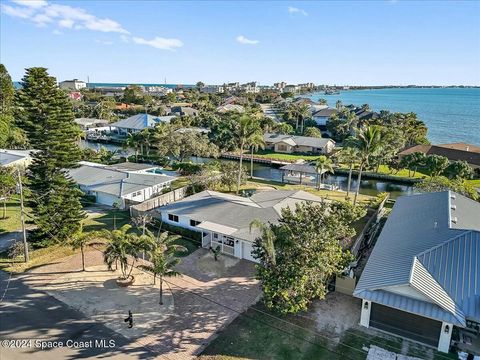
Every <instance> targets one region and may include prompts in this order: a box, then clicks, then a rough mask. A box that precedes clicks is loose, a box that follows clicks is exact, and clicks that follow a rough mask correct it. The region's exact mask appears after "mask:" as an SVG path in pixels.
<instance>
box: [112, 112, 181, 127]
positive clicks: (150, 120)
mask: <svg viewBox="0 0 480 360" xmlns="http://www.w3.org/2000/svg"><path fill="white" fill-rule="evenodd" d="M174 117H175V116H152V115H150V114H137V115H133V116H130V117H129V118H126V119H123V120H120V121H117V122H114V123H113V124H110V126H112V127H117V128H121V129H132V130H143V129H146V128H150V127H154V126H155V125H156V124H158V123H161V122H170V120H171V119H173V118H174Z"/></svg>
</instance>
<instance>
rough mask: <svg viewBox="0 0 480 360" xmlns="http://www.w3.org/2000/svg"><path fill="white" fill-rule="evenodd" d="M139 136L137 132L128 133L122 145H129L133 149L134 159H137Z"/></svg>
mask: <svg viewBox="0 0 480 360" xmlns="http://www.w3.org/2000/svg"><path fill="white" fill-rule="evenodd" d="M140 143H141V136H140V134H139V133H128V135H127V138H126V140H125V143H124V147H131V148H133V149H134V150H135V161H136V162H137V161H138V150H139V148H140Z"/></svg>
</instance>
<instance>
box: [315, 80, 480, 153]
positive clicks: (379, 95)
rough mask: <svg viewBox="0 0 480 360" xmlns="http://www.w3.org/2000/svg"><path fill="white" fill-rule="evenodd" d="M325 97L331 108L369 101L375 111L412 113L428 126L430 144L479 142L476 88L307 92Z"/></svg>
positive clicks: (479, 109) (479, 95)
mask: <svg viewBox="0 0 480 360" xmlns="http://www.w3.org/2000/svg"><path fill="white" fill-rule="evenodd" d="M308 97H309V98H311V99H312V100H315V101H317V100H318V99H320V98H323V99H326V100H327V102H328V105H330V106H332V107H335V103H336V101H337V100H341V101H342V102H343V104H344V105H348V104H355V105H359V106H360V105H362V104H369V105H370V108H371V109H373V110H375V111H380V110H389V111H391V112H414V113H416V114H417V115H418V118H419V119H420V120H423V121H424V122H425V124H426V125H427V126H428V139H429V140H430V142H431V143H432V144H443V143H452V142H466V143H470V144H474V145H480V88H438V89H432V88H403V89H378V90H377V89H372V90H345V91H340V94H338V95H324V94H323V92H319V93H313V94H310V95H308Z"/></svg>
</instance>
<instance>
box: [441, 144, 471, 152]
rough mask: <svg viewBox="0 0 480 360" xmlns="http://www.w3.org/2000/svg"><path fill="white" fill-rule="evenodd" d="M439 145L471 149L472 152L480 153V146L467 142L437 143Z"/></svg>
mask: <svg viewBox="0 0 480 360" xmlns="http://www.w3.org/2000/svg"><path fill="white" fill-rule="evenodd" d="M437 146H440V147H443V148H448V149H455V150H463V151H471V152H476V153H480V146H477V145H472V144H467V143H450V144H441V145H437Z"/></svg>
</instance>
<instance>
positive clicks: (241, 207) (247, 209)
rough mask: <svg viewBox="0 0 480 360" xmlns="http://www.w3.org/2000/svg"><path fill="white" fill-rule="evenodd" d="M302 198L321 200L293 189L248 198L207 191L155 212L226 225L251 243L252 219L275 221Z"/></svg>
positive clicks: (254, 234) (232, 234) (254, 235)
mask: <svg viewBox="0 0 480 360" xmlns="http://www.w3.org/2000/svg"><path fill="white" fill-rule="evenodd" d="M305 201H313V202H321V201H323V199H322V198H320V197H318V196H315V195H312V194H309V193H307V192H305V191H295V190H293V191H278V190H272V191H263V192H259V193H256V194H254V195H253V196H251V197H250V198H245V197H241V196H236V195H229V194H224V193H219V192H216V191H209V190H206V191H202V192H200V193H198V194H195V195H192V196H189V197H187V198H184V199H182V200H180V201H177V202H174V203H172V204H169V205H166V206H163V207H161V208H159V209H158V211H160V212H162V213H171V214H175V215H180V216H187V217H188V218H190V219H193V220H196V221H200V222H201V224H200V225H199V226H198V227H199V228H202V226H204V225H203V224H204V223H206V225H205V226H208V227H209V228H212V225H211V224H216V225H218V226H221V227H226V228H228V229H229V234H228V235H231V236H234V237H236V238H239V239H243V240H247V241H252V242H253V241H254V240H255V238H256V237H257V236H258V231H250V223H251V222H252V221H253V220H255V219H259V220H261V221H263V222H265V223H267V222H270V223H276V222H277V221H278V220H279V219H280V216H281V210H282V209H283V208H286V207H290V208H294V207H295V204H297V203H300V202H305ZM205 229H207V228H206V227H205ZM231 229H234V230H235V231H233V230H231Z"/></svg>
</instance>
